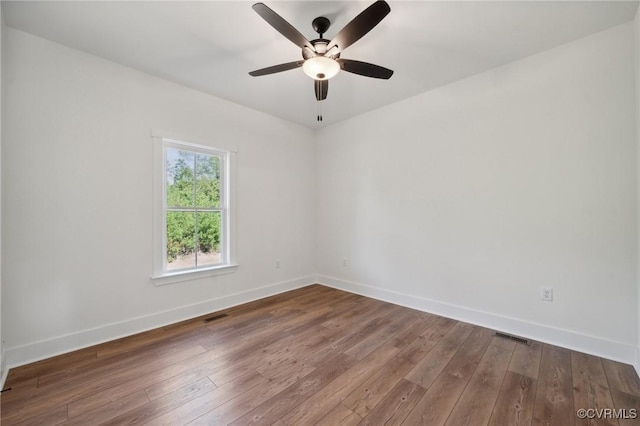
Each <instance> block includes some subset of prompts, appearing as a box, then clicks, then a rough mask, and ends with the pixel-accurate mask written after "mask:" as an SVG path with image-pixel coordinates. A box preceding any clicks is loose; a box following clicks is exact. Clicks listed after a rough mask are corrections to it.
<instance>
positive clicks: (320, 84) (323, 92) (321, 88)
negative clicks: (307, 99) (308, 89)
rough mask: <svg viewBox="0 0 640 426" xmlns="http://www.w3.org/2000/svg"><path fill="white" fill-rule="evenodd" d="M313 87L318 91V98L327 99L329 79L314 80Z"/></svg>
mask: <svg viewBox="0 0 640 426" xmlns="http://www.w3.org/2000/svg"><path fill="white" fill-rule="evenodd" d="M313 88H314V89H315V91H316V99H317V100H318V101H324V100H325V99H327V92H328V91H329V80H313Z"/></svg>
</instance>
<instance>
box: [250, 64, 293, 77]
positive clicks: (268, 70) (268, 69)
mask: <svg viewBox="0 0 640 426" xmlns="http://www.w3.org/2000/svg"><path fill="white" fill-rule="evenodd" d="M302 64H304V61H295V62H287V63H286V64H279V65H274V66H271V67H266V68H262V69H259V70H255V71H251V72H250V73H249V75H250V76H252V77H259V76H261V75H267V74H275V73H277V72H282V71H289V70H292V69H294V68H300V67H301V66H302Z"/></svg>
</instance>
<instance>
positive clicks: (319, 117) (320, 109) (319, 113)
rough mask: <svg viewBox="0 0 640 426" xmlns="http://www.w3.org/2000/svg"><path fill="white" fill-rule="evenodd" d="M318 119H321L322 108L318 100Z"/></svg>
mask: <svg viewBox="0 0 640 426" xmlns="http://www.w3.org/2000/svg"><path fill="white" fill-rule="evenodd" d="M316 119H317V120H318V121H322V108H320V101H318V116H317V117H316Z"/></svg>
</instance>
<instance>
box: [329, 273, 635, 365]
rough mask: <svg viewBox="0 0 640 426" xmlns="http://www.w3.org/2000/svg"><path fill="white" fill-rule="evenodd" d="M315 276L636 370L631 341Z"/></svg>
mask: <svg viewBox="0 0 640 426" xmlns="http://www.w3.org/2000/svg"><path fill="white" fill-rule="evenodd" d="M317 279H318V283H320V284H323V285H326V286H329V287H334V288H337V289H340V290H344V291H348V292H351V293H356V294H360V295H362V296H367V297H371V298H374V299H379V300H382V301H385V302H390V303H394V304H396V305H401V306H406V307H408V308H412V309H416V310H419V311H423V312H429V313H433V314H436V315H440V316H443V317H447V318H452V319H455V320H458V321H463V322H467V323H470V324H475V325H479V326H482V327H486V328H490V329H493V330H496V331H501V332H504V333H509V334H515V335H517V336H522V337H526V338H528V339H532V340H536V341H539V342H545V343H549V344H552V345H555V346H560V347H563V348H567V349H572V350H575V351H578V352H584V353H588V354H591V355H596V356H599V357H602V358H607V359H611V360H615V361H620V362H623V363H625V364H631V365H633V366H634V367H635V368H636V371H637V372H638V373H639V374H640V368H639V365H640V362H639V360H640V357H639V356H640V355H639V353H638V351H639V350H640V348H637V347H636V346H634V345H630V344H627V343H623V342H615V341H611V340H607V339H603V338H600V337H596V336H589V335H585V334H581V333H577V332H574V331H571V330H564V329H561V328H556V327H550V326H548V325H544V324H537V323H533V322H529V321H523V320H520V319H517V318H510V317H506V316H502V315H497V314H493V313H490V312H483V311H478V310H475V309H471V308H467V307H464V306H456V305H451V304H448V303H443V302H438V301H436V300H431V299H427V298H423V297H419V296H412V295H409V294H404V293H399V292H396V291H392V290H387V289H382V288H378V287H372V286H369V285H365V284H360V283H355V282H351V281H345V280H342V279H339V278H332V277H327V276H323V275H319V276H318V277H317Z"/></svg>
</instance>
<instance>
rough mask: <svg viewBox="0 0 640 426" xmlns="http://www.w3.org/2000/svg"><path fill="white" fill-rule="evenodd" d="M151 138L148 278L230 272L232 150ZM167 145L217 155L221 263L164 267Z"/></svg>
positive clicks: (232, 267) (161, 281)
mask: <svg viewBox="0 0 640 426" xmlns="http://www.w3.org/2000/svg"><path fill="white" fill-rule="evenodd" d="M152 140H153V221H152V222H153V239H152V240H153V270H152V274H151V278H152V279H153V281H154V284H156V285H164V284H171V283H175V282H180V281H186V280H193V279H199V278H204V277H210V276H215V275H221V274H228V273H233V272H235V271H236V269H237V266H238V264H237V261H236V256H235V253H236V252H235V228H234V225H235V208H234V206H233V200H234V192H235V191H234V185H233V183H234V181H235V179H233V176H232V173H233V171H234V170H235V152H234V151H231V150H225V149H220V148H213V147H210V146H207V145H203V144H194V143H191V142H184V141H182V140H178V139H174V138H167V137H162V136H156V135H154V136H152ZM167 148H174V149H179V150H183V151H189V152H194V153H198V154H206V155H213V156H217V157H219V158H220V160H221V164H220V169H221V173H220V183H221V185H220V212H221V223H222V233H221V242H220V245H221V258H220V260H221V263H218V264H216V265H210V266H209V265H207V266H200V267H194V268H185V269H179V270H167V268H166V266H167V264H166V258H167V256H166V251H167V249H166V247H167V244H166V242H167V240H166V213H167V211H168V208H167V203H166V189H167V188H166V184H167V176H166V160H167V156H166V152H167Z"/></svg>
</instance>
